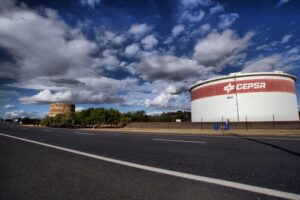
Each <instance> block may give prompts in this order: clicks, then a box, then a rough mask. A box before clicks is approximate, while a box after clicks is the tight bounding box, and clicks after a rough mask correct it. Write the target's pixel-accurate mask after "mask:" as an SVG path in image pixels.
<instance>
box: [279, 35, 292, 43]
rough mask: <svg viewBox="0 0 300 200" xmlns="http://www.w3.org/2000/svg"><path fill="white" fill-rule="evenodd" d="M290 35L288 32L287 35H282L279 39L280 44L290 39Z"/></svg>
mask: <svg viewBox="0 0 300 200" xmlns="http://www.w3.org/2000/svg"><path fill="white" fill-rule="evenodd" d="M292 37H293V35H291V34H288V35H285V36H283V38H282V39H281V44H285V43H287V42H288V41H290V39H291V38H292Z"/></svg>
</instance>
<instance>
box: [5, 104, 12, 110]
mask: <svg viewBox="0 0 300 200" xmlns="http://www.w3.org/2000/svg"><path fill="white" fill-rule="evenodd" d="M14 107H15V105H13V104H6V105H5V106H4V108H6V109H12V108H14Z"/></svg>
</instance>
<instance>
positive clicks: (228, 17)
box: [218, 13, 239, 29]
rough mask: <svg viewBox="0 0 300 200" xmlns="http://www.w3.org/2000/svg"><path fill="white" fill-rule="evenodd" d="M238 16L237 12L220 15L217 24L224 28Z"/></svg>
mask: <svg viewBox="0 0 300 200" xmlns="http://www.w3.org/2000/svg"><path fill="white" fill-rule="evenodd" d="M238 18H239V14H238V13H230V14H224V15H220V22H219V25H218V26H219V28H221V29H226V28H228V27H229V26H231V25H232V24H233V23H234V22H235V21H236V20H237V19H238Z"/></svg>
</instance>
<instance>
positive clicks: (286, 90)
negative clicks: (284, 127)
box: [190, 71, 299, 122]
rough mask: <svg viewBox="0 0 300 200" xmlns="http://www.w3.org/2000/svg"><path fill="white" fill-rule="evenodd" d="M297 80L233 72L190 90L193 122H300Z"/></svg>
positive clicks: (276, 74) (275, 74)
mask: <svg viewBox="0 0 300 200" xmlns="http://www.w3.org/2000/svg"><path fill="white" fill-rule="evenodd" d="M295 83H296V77H295V76H293V75H290V74H286V73H283V72H281V71H276V72H259V73H241V72H239V73H232V74H229V75H228V76H223V77H217V78H213V79H209V80H205V81H199V82H197V83H196V84H195V85H193V86H191V87H190V92H191V99H192V100H191V111H192V122H201V121H202V122H220V121H227V120H229V121H235V122H236V121H298V120H299V116H298V105H297V97H296V90H295Z"/></svg>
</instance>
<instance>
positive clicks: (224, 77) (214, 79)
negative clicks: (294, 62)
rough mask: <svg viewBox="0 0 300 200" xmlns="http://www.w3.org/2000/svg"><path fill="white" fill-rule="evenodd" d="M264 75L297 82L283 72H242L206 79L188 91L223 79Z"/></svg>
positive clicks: (294, 78) (293, 77) (294, 77)
mask: <svg viewBox="0 0 300 200" xmlns="http://www.w3.org/2000/svg"><path fill="white" fill-rule="evenodd" d="M265 75H272V76H285V77H289V78H291V79H293V80H294V81H296V80H297V78H296V76H293V75H291V74H287V73H284V72H283V71H274V72H251V73H243V72H235V73H230V74H229V75H227V76H218V77H214V78H211V79H207V80H201V81H198V82H197V83H196V84H194V85H192V86H190V89H189V90H190V91H191V90H192V89H194V88H195V87H197V86H199V85H203V84H205V83H209V82H214V81H218V80H224V79H230V78H235V77H247V76H265Z"/></svg>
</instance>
